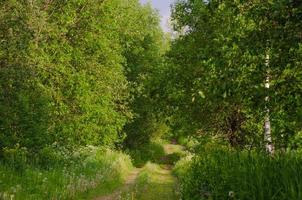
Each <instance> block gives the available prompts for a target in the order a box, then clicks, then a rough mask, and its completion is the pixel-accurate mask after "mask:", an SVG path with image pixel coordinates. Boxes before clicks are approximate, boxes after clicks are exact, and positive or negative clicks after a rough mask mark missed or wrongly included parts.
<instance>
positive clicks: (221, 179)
mask: <svg viewBox="0 0 302 200" xmlns="http://www.w3.org/2000/svg"><path fill="white" fill-rule="evenodd" d="M175 170H176V174H177V175H178V177H179V180H180V185H181V193H182V197H183V199H185V200H186V199H187V200H197V199H217V200H222V199H241V200H244V199H247V200H271V199H276V200H279V199H280V200H281V199H282V200H283V199H288V200H298V199H302V158H300V157H299V156H298V155H295V154H294V153H291V154H283V155H275V156H274V157H271V156H268V155H266V154H263V153H255V152H238V151H232V150H227V149H216V150H213V149H212V150H207V151H204V152H200V153H199V155H198V156H196V157H195V158H194V159H193V160H192V161H191V162H190V163H188V162H183V165H179V166H177V167H176V169H175Z"/></svg>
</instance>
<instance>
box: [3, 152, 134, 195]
mask: <svg viewBox="0 0 302 200" xmlns="http://www.w3.org/2000/svg"><path fill="white" fill-rule="evenodd" d="M86 154H87V155H86V156H85V157H82V158H81V159H78V160H77V162H74V163H72V164H68V165H56V166H53V167H52V166H49V167H47V169H45V168H41V167H37V166H32V165H27V166H26V167H25V169H23V170H20V169H18V170H16V169H14V168H13V167H12V166H10V165H8V164H1V165H0V199H3V200H6V199H7V200H11V199H14V200H15V199H16V200H27V199H28V200H36V199H37V200H41V199H89V198H90V199H91V198H92V197H93V196H99V195H102V194H108V193H110V192H112V191H113V190H114V189H115V188H117V187H118V186H120V185H121V184H122V183H123V180H124V178H125V177H126V176H127V174H128V173H129V171H130V170H131V168H132V164H131V160H130V158H129V156H126V155H125V154H122V153H119V152H114V151H110V150H101V149H97V148H94V149H90V150H89V151H86Z"/></svg>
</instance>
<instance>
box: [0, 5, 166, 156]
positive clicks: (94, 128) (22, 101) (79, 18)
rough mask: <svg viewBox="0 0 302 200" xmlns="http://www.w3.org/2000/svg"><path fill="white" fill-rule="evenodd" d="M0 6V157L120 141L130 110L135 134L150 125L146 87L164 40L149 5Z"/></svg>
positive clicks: (159, 55)
mask: <svg viewBox="0 0 302 200" xmlns="http://www.w3.org/2000/svg"><path fill="white" fill-rule="evenodd" d="M0 12H1V15H0V27H1V29H0V41H1V43H0V65H1V69H0V75H1V76H0V77H1V78H0V112H1V113H3V115H1V117H0V155H2V154H4V148H8V149H14V148H15V145H16V144H18V145H20V147H22V148H23V147H26V148H27V149H28V151H29V152H34V153H38V152H39V151H43V152H44V154H47V153H46V152H47V151H48V150H49V149H48V150H47V148H48V147H49V146H51V145H52V144H53V143H58V145H60V146H64V147H66V148H68V149H70V148H74V147H75V146H82V145H84V146H85V145H101V146H114V145H116V144H121V143H122V141H123V140H124V138H125V130H123V129H124V126H125V124H126V123H128V122H130V119H131V118H132V117H133V113H134V114H135V116H136V117H135V120H136V121H139V123H141V122H142V121H146V124H145V126H143V125H141V126H140V128H141V129H140V130H146V131H145V132H142V135H147V134H149V132H152V131H153V130H154V129H153V127H152V126H153V121H154V117H153V115H151V114H149V112H147V111H148V110H149V109H150V101H151V100H150V98H149V96H148V92H149V89H147V87H153V86H152V84H151V85H149V86H148V84H150V83H149V81H150V79H151V75H152V73H153V72H152V71H153V70H154V69H155V68H156V67H158V66H159V65H161V62H162V53H163V50H162V46H163V44H162V43H163V39H164V38H163V34H162V32H161V30H160V27H159V18H158V16H157V13H156V12H155V11H154V10H153V9H152V8H151V7H149V6H142V5H141V4H140V3H139V2H138V0H131V1H128V0H127V1H126V0H113V1H101V0H93V1H76V0H72V1H66V2H61V1H57V0H54V1H41V0H33V1H30V2H29V1H3V2H1V3H0ZM147 90H148V91H147ZM131 99H134V100H133V101H131ZM145 105H146V107H145ZM132 110H133V111H132ZM133 123H136V125H135V126H137V125H138V124H137V123H138V122H133ZM126 131H127V132H128V133H129V137H130V135H131V133H132V131H130V129H129V130H128V129H126ZM146 138H148V136H147V137H146ZM41 149H42V150H41Z"/></svg>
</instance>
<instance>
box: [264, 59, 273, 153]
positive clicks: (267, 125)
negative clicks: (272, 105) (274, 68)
mask: <svg viewBox="0 0 302 200" xmlns="http://www.w3.org/2000/svg"><path fill="white" fill-rule="evenodd" d="M269 61H270V57H269V54H266V59H265V66H266V73H267V74H266V80H265V88H266V90H267V92H268V90H269V88H270V74H269ZM268 103H269V95H267V96H266V97H265V104H266V105H265V112H266V113H265V122H264V142H265V149H266V151H267V152H268V153H270V154H273V153H274V145H273V141H272V135H271V121H270V110H269V108H268V107H267V104H268Z"/></svg>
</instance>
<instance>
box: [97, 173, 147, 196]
mask: <svg viewBox="0 0 302 200" xmlns="http://www.w3.org/2000/svg"><path fill="white" fill-rule="evenodd" d="M141 171H142V168H134V169H133V170H132V172H131V173H130V175H129V176H128V177H127V178H126V180H125V183H124V185H123V186H122V187H121V188H118V189H117V190H116V191H114V192H113V193H112V194H109V195H106V196H102V197H97V198H95V199H94V200H118V199H121V196H122V194H123V193H124V192H127V191H129V190H130V189H131V187H133V186H134V185H135V180H136V179H137V177H138V175H139V174H140V172H141Z"/></svg>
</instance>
